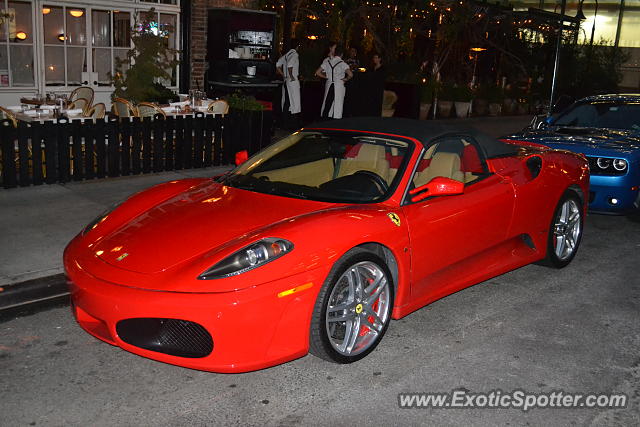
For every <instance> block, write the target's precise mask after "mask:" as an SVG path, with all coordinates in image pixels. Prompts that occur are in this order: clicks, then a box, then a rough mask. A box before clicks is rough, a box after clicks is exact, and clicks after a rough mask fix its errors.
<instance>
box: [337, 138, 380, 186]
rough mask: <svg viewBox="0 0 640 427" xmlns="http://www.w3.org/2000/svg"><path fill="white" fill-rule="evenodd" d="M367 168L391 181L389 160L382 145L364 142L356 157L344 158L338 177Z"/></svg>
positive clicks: (366, 169)
mask: <svg viewBox="0 0 640 427" xmlns="http://www.w3.org/2000/svg"><path fill="white" fill-rule="evenodd" d="M361 170H365V171H370V172H375V173H376V174H378V175H380V176H381V177H382V178H383V179H384V180H385V181H387V183H389V162H388V161H387V158H386V156H385V150H384V147H383V146H382V145H373V144H362V146H360V150H359V151H358V154H357V155H356V156H355V157H354V158H346V159H343V160H342V161H341V163H340V170H339V171H338V177H341V176H347V175H351V174H354V173H356V172H358V171H361Z"/></svg>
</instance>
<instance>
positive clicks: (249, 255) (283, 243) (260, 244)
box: [198, 237, 293, 280]
mask: <svg viewBox="0 0 640 427" xmlns="http://www.w3.org/2000/svg"><path fill="white" fill-rule="evenodd" d="M292 250H293V243H291V242H290V241H288V240H284V239H278V238H275V237H269V238H266V239H262V240H259V241H257V242H256V243H253V244H252V245H249V246H247V247H244V248H242V249H240V250H239V251H237V252H235V253H233V254H231V255H229V256H228V257H226V258H225V259H223V260H222V261H220V262H218V263H217V264H216V265H214V266H213V267H211V268H210V269H208V270H207V271H205V272H204V273H202V274H201V275H200V276H198V279H201V280H209V279H222V278H224V277H229V276H236V275H238V274H241V273H244V272H245V271H249V270H253V269H254V268H256V267H260V266H261V265H264V264H266V263H268V262H271V261H273V260H274V259H277V258H280V257H281V256H283V255H284V254H286V253H289V252H291V251H292Z"/></svg>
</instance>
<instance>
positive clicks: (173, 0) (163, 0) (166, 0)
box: [160, 0, 176, 4]
mask: <svg viewBox="0 0 640 427" xmlns="http://www.w3.org/2000/svg"><path fill="white" fill-rule="evenodd" d="M160 3H162V4H176V0H160Z"/></svg>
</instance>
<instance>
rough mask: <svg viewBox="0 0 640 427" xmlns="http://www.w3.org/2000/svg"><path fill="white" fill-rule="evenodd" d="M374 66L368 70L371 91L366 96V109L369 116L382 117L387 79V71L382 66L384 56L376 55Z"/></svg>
mask: <svg viewBox="0 0 640 427" xmlns="http://www.w3.org/2000/svg"><path fill="white" fill-rule="evenodd" d="M371 61H372V66H371V68H369V69H368V70H367V86H368V87H369V91H368V93H367V96H366V98H367V99H366V104H365V109H366V110H367V114H366V115H367V116H374V117H380V116H381V115H382V99H383V97H384V81H385V78H386V77H387V73H386V69H385V67H384V65H383V64H382V56H381V55H380V54H378V53H374V54H373V56H372V58H371Z"/></svg>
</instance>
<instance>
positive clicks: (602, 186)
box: [507, 94, 640, 217]
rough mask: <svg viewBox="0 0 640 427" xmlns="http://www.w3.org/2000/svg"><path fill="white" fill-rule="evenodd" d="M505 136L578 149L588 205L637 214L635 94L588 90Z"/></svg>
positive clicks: (639, 116)
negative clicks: (586, 171) (584, 162)
mask: <svg viewBox="0 0 640 427" xmlns="http://www.w3.org/2000/svg"><path fill="white" fill-rule="evenodd" d="M507 138H508V139H517V140H520V141H529V142H533V143H536V144H542V145H546V146H549V147H551V148H561V149H565V150H569V151H573V152H576V153H582V154H584V155H585V156H586V157H587V159H588V160H589V168H590V170H591V184H590V190H591V191H590V194H589V209H590V210H591V211H592V212H596V213H609V214H633V215H634V216H636V217H637V216H638V215H639V214H640V190H639V189H640V94H638V95H635V94H634V95H597V96H590V97H587V98H584V99H581V100H579V101H577V102H575V103H574V104H572V105H571V106H570V107H568V108H567V109H565V110H564V111H562V112H561V113H560V114H557V115H555V116H552V117H550V118H547V119H546V120H544V121H540V122H537V123H536V122H534V124H533V126H532V127H530V128H527V129H525V130H524V131H522V132H520V133H518V134H515V135H511V136H509V137H507Z"/></svg>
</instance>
